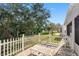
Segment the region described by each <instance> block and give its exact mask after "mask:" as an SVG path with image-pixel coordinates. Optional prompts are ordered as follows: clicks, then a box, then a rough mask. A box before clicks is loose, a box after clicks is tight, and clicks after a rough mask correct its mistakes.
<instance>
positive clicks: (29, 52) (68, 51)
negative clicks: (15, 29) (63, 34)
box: [16, 45, 76, 56]
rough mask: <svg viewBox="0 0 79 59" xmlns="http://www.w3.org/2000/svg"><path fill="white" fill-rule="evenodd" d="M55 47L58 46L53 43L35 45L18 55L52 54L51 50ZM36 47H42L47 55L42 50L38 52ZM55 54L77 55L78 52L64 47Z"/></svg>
mask: <svg viewBox="0 0 79 59" xmlns="http://www.w3.org/2000/svg"><path fill="white" fill-rule="evenodd" d="M46 47H47V48H46ZM54 48H56V46H55V45H54V46H52V45H42V47H40V46H38V45H35V46H34V47H31V48H29V49H27V50H24V51H23V52H21V53H19V54H17V55H16V56H50V54H51V51H52V50H53V49H54ZM35 49H38V50H40V49H41V51H43V52H46V53H47V55H46V54H43V53H41V52H38V51H37V50H35ZM33 50H35V51H33ZM55 56H76V54H75V53H74V52H73V51H72V50H71V49H70V48H65V47H62V48H61V49H60V50H59V51H58V53H57V54H56V55H55Z"/></svg>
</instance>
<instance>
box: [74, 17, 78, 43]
mask: <svg viewBox="0 0 79 59" xmlns="http://www.w3.org/2000/svg"><path fill="white" fill-rule="evenodd" d="M74 21H75V42H76V43H77V44H78V45H79V16H77V17H76V18H75V20H74Z"/></svg>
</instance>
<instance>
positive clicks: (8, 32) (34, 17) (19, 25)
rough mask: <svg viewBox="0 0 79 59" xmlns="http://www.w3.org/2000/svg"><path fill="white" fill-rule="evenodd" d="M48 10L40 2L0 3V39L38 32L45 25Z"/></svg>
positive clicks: (48, 14) (48, 15)
mask: <svg viewBox="0 0 79 59" xmlns="http://www.w3.org/2000/svg"><path fill="white" fill-rule="evenodd" d="M49 17H50V13H49V10H47V9H46V8H44V4H41V3H32V4H31V3H30V4H24V3H23V4H20V3H12V4H9V3H5V4H0V39H6V38H11V37H17V36H20V35H21V34H26V35H32V34H38V33H39V32H41V31H42V30H43V29H45V26H46V25H47V21H48V20H47V19H48V18H49Z"/></svg>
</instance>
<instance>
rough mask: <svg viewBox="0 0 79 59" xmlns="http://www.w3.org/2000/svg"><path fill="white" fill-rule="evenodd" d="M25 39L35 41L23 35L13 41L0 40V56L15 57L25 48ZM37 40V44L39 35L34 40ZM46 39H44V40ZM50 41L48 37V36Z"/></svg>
mask: <svg viewBox="0 0 79 59" xmlns="http://www.w3.org/2000/svg"><path fill="white" fill-rule="evenodd" d="M27 39H35V38H34V37H33V38H30V37H29V38H27V37H25V36H24V35H22V37H19V38H13V39H6V40H3V41H2V40H0V56H12V55H16V54H17V53H19V52H20V51H22V50H24V49H26V47H27V44H26V43H27ZM37 39H38V42H40V41H41V40H40V39H41V37H40V34H39V35H37V37H36V40H37ZM44 39H46V38H44ZM49 39H50V36H49Z"/></svg>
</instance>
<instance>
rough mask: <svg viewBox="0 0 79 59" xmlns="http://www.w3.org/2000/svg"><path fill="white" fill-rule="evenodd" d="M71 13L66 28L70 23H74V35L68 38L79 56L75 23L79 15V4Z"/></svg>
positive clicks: (75, 5)
mask: <svg viewBox="0 0 79 59" xmlns="http://www.w3.org/2000/svg"><path fill="white" fill-rule="evenodd" d="M71 7H72V6H71ZM69 11H70V12H69V15H68V16H67V18H66V23H65V26H67V25H68V24H69V23H70V22H72V33H71V35H70V36H67V37H68V41H69V43H70V46H71V48H72V49H73V50H75V51H76V53H77V54H78V55H79V45H77V44H76V43H75V22H74V19H75V17H77V16H78V15H79V4H74V6H73V8H72V9H71V10H69Z"/></svg>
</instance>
